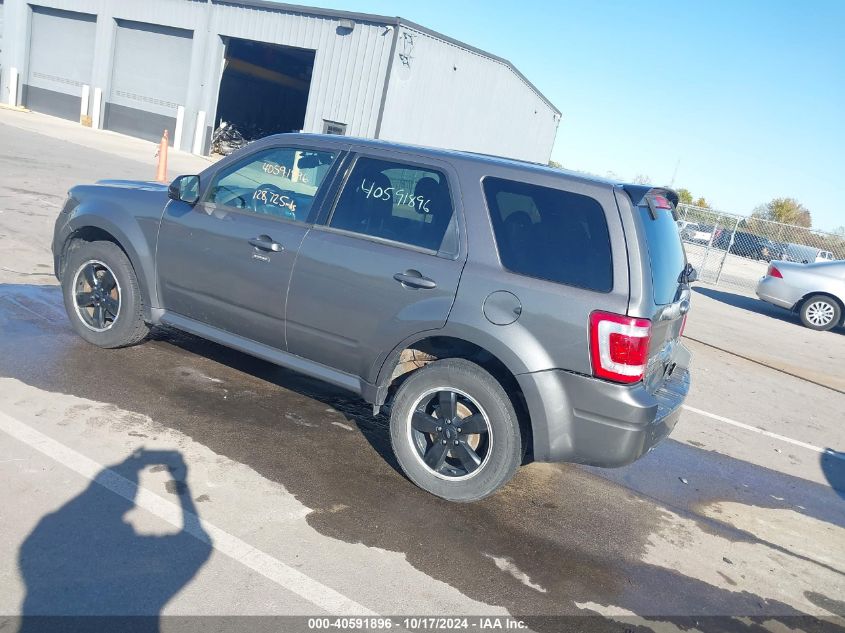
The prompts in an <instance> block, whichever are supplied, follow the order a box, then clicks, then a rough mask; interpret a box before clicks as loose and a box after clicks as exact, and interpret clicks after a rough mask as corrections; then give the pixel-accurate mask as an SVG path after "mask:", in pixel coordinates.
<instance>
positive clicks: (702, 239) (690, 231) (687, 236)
mask: <svg viewBox="0 0 845 633" xmlns="http://www.w3.org/2000/svg"><path fill="white" fill-rule="evenodd" d="M713 230H714V229H713V227H712V226H711V225H707V224H697V223H695V222H687V221H686V220H678V233H680V235H681V239H682V240H683V241H685V242H697V243H699V244H707V243H709V242H710V238H711V237H712V236H713Z"/></svg>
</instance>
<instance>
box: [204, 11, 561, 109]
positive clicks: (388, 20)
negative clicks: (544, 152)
mask: <svg viewBox="0 0 845 633" xmlns="http://www.w3.org/2000/svg"><path fill="white" fill-rule="evenodd" d="M209 1H210V2H212V3H214V4H228V5H233V6H242V7H250V8H258V9H268V10H271V11H281V12H284V13H301V14H305V15H316V16H320V17H328V18H337V19H341V20H343V19H347V20H353V21H359V22H369V23H371V24H383V25H385V26H392V27H394V28H398V27H400V26H405V27H408V28H411V29H414V30H415V31H420V32H421V33H425V34H427V35H430V36H432V37H435V38H437V39H440V40H443V41H444V42H448V43H449V44H453V45H454V46H458V47H460V48H463V49H465V50H468V51H471V52H473V53H477V54H478V55H482V56H483V57H487V58H488V59H492V60H494V61H497V62H499V63H500V64H504V65H505V66H507V67H508V68H509V69H510V70H511V71H512V72H513V73H514V74H515V75H516V76H517V77H519V78H520V79H521V80H522V81H523V82H525V84H526V85H527V86H528V87H529V88H530V89H531V90H532V91H534V92H535V93H536V94H537V96H538V97H540V98H541V99H542V100H543V101H544V102H545V103H546V105H548V106H549V107H550V108H551V109H552V110H553V111H554V112H555V114H557V115H558V116H560V113H561V112H560V110H558V109H557V107H556V106H555V105H554V104H553V103H552V102H551V101H549V99H548V97H546V95H544V94H543V93H542V92H540V90H539V89H538V88H537V86H535V85H534V84H533V83H531V81H529V80H528V78H527V77H526V76H525V75H523V74H522V73H521V72H520V71H519V69H518V68H517V67H516V66H514V65H513V64H512V63H511V62H509V61H508V60H507V59H504V58H503V57H499V56H498V55H494V54H492V53H488V52H487V51H484V50H481V49H480V48H476V47H475V46H470V45H469V44H467V43H465V42H461V41H460V40H456V39H454V38H452V37H449V36H448V35H444V34H443V33H439V32H437V31H434V30H432V29H429V28H426V27H424V26H422V25H420V24H417V23H416V22H411V21H410V20H406V19H404V18H400V17H398V16H397V17H390V16H385V15H375V14H372V13H357V12H354V11H341V10H338V9H321V8H319V7H308V6H303V5H300V4H287V3H284V2H276V1H275V0H209Z"/></svg>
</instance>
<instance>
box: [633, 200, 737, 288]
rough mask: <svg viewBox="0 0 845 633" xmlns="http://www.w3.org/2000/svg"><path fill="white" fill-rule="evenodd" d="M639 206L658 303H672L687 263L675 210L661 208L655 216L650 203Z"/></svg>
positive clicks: (652, 282) (652, 283)
mask: <svg viewBox="0 0 845 633" xmlns="http://www.w3.org/2000/svg"><path fill="white" fill-rule="evenodd" d="M639 210H640V217H641V218H642V222H643V226H645V236H646V241H647V242H648V256H649V259H650V260H651V285H652V286H654V303H656V304H657V305H663V304H666V303H672V302H673V301H674V300H675V295H676V294H677V292H678V279H679V277H680V276H681V273H682V272H683V270H684V268H685V267H686V265H687V258H686V254H685V253H684V247H683V245H682V244H681V238H680V236H679V235H678V231H677V229H676V228H675V222H674V220H672V213H671V211H668V210H665V209H658V210H657V217H656V218H654V217H652V215H651V211H650V210H649V208H648V207H647V206H641V207H639ZM729 237H730V236H729Z"/></svg>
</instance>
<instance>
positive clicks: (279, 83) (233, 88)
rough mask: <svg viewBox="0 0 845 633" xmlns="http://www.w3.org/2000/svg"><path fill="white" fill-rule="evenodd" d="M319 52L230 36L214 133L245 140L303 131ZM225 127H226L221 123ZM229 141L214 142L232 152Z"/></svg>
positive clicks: (218, 136)
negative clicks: (315, 58)
mask: <svg viewBox="0 0 845 633" xmlns="http://www.w3.org/2000/svg"><path fill="white" fill-rule="evenodd" d="M314 53H315V52H314V51H313V50H308V49H304V48H294V47H292V46H281V45H277V44H265V43H263V42H253V41H251V40H243V39H238V38H234V37H232V38H226V54H225V55H226V57H225V65H224V68H223V76H222V78H221V79H220V94H219V95H218V99H217V117H216V120H215V121H214V127H215V130H216V132H215V138H218V139H219V138H221V137H222V138H228V139H230V141H231V139H232V138H234V139H237V137H238V136H239V135H240V136H242V137H243V138H244V139H245V140H246V141H252V140H255V139H259V138H262V137H264V136H268V135H270V134H278V133H280V132H298V131H300V130H302V128H303V125H304V123H305V108H306V106H307V105H308V92H309V90H310V88H311V73H312V71H313V69H314ZM222 124H225V125H226V127H225V128H224V129H223V130H221V129H220V127H221V125H222ZM237 144H238V143H237V141H236V140H235V141H234V142H230V143H225V142H224V143H217V144H215V143H212V150H213V151H221V148H222V151H221V153H229V151H226V150H227V149H229V150H231V149H237V147H234V148H231V145H235V146H237Z"/></svg>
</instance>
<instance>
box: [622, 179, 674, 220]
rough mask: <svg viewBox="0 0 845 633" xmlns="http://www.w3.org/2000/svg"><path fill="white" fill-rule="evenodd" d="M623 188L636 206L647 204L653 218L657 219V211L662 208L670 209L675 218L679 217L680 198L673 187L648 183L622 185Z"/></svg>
mask: <svg viewBox="0 0 845 633" xmlns="http://www.w3.org/2000/svg"><path fill="white" fill-rule="evenodd" d="M622 189H624V190H625V193H627V194H628V197H629V198H631V202H633V203H634V206H637V207H646V206H647V207H648V210H649V211H650V212H651V217H652V219H653V220H656V219H657V212H658V211H659V210H660V209H666V210H668V211H670V212H671V213H672V217H673V218H674V219H675V220H677V219H678V214H677V212H676V211H675V208H676V207H677V206H678V202H679V201H680V198H679V197H678V194H677V193H675V191H674V190H673V189H669V188H668V187H649V186H647V185H622Z"/></svg>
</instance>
